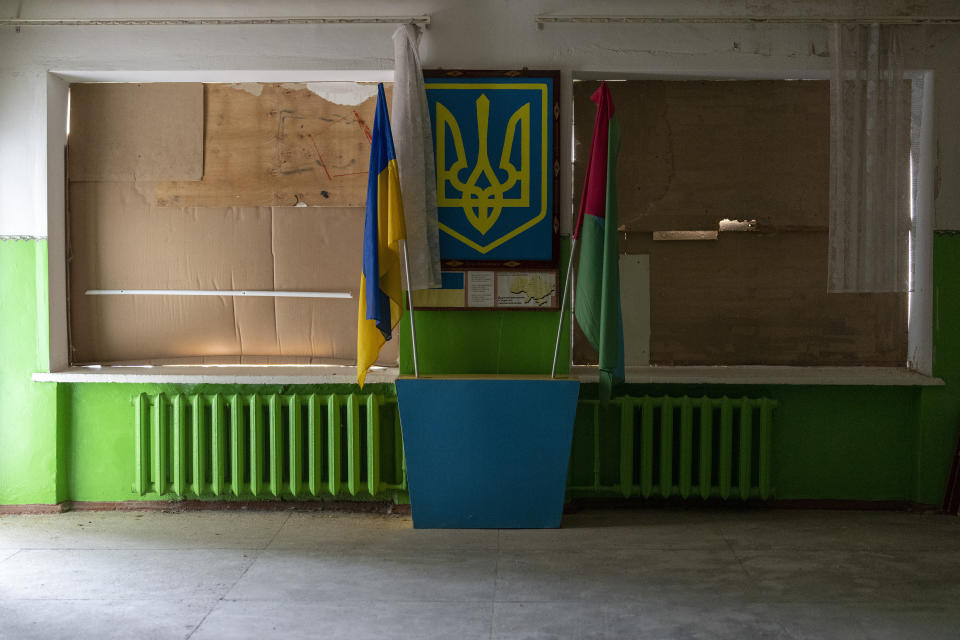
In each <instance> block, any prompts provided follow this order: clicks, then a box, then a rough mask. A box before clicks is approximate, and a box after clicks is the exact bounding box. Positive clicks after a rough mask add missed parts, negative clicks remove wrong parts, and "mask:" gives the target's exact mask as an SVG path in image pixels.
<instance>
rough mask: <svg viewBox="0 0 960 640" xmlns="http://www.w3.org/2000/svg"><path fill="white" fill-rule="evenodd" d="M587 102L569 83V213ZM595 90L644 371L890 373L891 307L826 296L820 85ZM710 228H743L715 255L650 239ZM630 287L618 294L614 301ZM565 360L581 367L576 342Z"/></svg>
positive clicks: (879, 298) (901, 343) (868, 298)
mask: <svg viewBox="0 0 960 640" xmlns="http://www.w3.org/2000/svg"><path fill="white" fill-rule="evenodd" d="M596 87H597V83H596V82H577V83H574V119H575V133H574V136H575V150H574V153H575V164H574V173H575V184H576V188H577V194H576V199H577V201H579V197H580V195H579V190H580V189H581V188H582V184H583V173H584V171H585V164H586V162H585V160H586V152H587V150H588V149H589V144H590V136H591V131H592V124H591V123H592V122H593V113H594V105H593V104H592V103H591V102H590V101H589V96H590V95H591V94H592V92H593V91H594V90H596ZM610 90H611V92H612V94H613V98H614V103H615V105H616V110H617V116H618V118H619V119H620V124H621V128H622V131H623V140H624V144H623V146H622V148H621V152H620V159H619V163H618V167H617V170H618V176H617V180H618V184H619V187H620V192H619V194H618V197H619V205H620V220H619V222H620V224H621V225H622V231H623V234H622V235H621V246H620V250H621V253H623V254H631V255H634V254H639V255H648V256H649V298H648V299H647V301H646V303H647V306H646V310H647V312H648V313H649V317H650V342H649V362H650V364H660V365H757V364H766V365H797V366H813V365H836V366H852V365H863V366H900V367H902V366H905V364H906V360H907V356H906V352H907V299H906V295H905V294H828V293H827V224H828V193H829V173H828V172H829V160H830V158H829V135H830V130H829V87H828V83H827V82H825V81H823V82H821V81H716V82H707V81H704V82H700V81H627V82H616V83H611V84H610ZM725 219H727V220H743V221H750V222H751V224H744V225H731V226H734V227H738V228H739V229H742V230H738V231H723V230H720V231H719V233H718V234H717V239H716V240H712V239H710V240H689V241H654V239H653V234H654V232H662V231H679V230H690V231H698V230H704V231H717V230H719V229H720V221H721V220H725ZM642 288H643V287H642V286H640V285H638V284H635V283H631V282H630V280H629V278H627V279H625V280H624V282H622V283H621V289H622V292H623V295H624V296H635V295H637V293H638V292H639V291H640V289H642ZM633 306H635V305H633ZM638 348H640V347H638ZM573 359H574V363H575V364H595V363H596V353H595V352H594V351H593V349H592V347H591V346H590V345H589V343H588V342H587V341H586V338H585V337H584V336H583V334H582V333H581V332H580V330H579V328H576V329H575V331H574V350H573ZM630 359H631V358H630V354H628V355H627V360H628V362H629V361H630Z"/></svg>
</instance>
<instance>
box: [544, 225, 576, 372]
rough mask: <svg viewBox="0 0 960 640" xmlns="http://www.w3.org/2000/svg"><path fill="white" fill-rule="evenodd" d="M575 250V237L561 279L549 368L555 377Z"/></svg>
mask: <svg viewBox="0 0 960 640" xmlns="http://www.w3.org/2000/svg"><path fill="white" fill-rule="evenodd" d="M576 250H577V238H576V237H574V239H573V242H572V243H571V244H570V260H569V261H568V262H567V277H566V279H565V280H564V281H563V298H561V302H560V322H559V324H558V325H557V343H556V344H555V345H554V347H553V366H552V367H551V368H550V377H551V378H556V377H557V355H558V354H559V353H560V334H561V333H563V310H564V309H565V308H566V306H567V291H568V290H569V289H570V275H571V273H572V272H573V254H574V252H575V251H576Z"/></svg>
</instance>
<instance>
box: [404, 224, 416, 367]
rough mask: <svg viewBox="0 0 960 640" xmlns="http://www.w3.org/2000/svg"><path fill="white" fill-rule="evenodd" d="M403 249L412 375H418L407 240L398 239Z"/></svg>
mask: <svg viewBox="0 0 960 640" xmlns="http://www.w3.org/2000/svg"><path fill="white" fill-rule="evenodd" d="M400 248H401V249H402V251H403V271H404V273H405V274H406V277H407V308H408V309H409V310H410V342H411V346H412V347H413V375H414V377H417V378H419V377H420V365H419V363H418V362H417V327H416V325H415V324H414V322H413V292H412V291H410V260H409V259H408V257H407V241H406V240H401V241H400Z"/></svg>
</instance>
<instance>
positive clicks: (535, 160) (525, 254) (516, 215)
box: [425, 76, 554, 261]
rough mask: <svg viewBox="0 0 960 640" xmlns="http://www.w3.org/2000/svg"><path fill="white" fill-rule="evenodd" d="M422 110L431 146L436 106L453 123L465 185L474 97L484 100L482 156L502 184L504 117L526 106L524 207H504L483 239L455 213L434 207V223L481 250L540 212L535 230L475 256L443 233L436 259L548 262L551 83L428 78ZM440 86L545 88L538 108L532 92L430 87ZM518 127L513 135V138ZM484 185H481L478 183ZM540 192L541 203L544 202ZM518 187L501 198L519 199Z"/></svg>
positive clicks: (471, 156) (451, 150) (452, 192)
mask: <svg viewBox="0 0 960 640" xmlns="http://www.w3.org/2000/svg"><path fill="white" fill-rule="evenodd" d="M425 83H426V85H427V87H426V93H427V105H428V108H429V110H430V120H431V126H432V131H433V134H434V137H435V140H434V144H438V143H439V139H438V138H436V136H437V128H436V121H437V108H436V105H437V102H440V103H441V104H443V105H444V106H445V107H446V108H447V109H448V110H449V111H450V112H451V114H452V115H453V117H454V118H455V119H456V121H457V124H458V125H459V127H460V133H461V135H462V137H463V145H464V149H465V152H466V156H467V167H466V168H464V169H463V170H462V171H461V172H460V177H461V178H462V179H464V180H466V178H467V176H469V175H470V173H471V172H472V171H473V168H474V166H475V165H476V162H477V152H478V147H479V140H478V137H477V129H478V128H477V106H476V101H477V99H478V98H479V97H480V95H481V94H482V95H486V97H487V98H488V99H489V100H490V117H489V126H488V132H489V133H488V136H487V150H488V156H489V159H490V164H491V166H492V167H493V169H494V172H495V173H496V175H497V177H498V179H500V180H501V181H505V180H506V172H505V171H503V170H501V169H500V168H499V163H500V154H501V153H502V150H503V145H504V135H505V133H506V127H507V122H508V121H509V120H510V117H511V116H512V115H513V114H514V113H515V112H516V111H517V109H519V108H520V107H522V106H523V105H524V104H526V103H530V139H531V140H530V150H531V154H530V165H531V167H530V178H531V184H530V206H529V207H526V208H522V207H504V208H503V211H502V212H501V214H500V217H499V218H498V219H497V221H496V223H495V224H494V225H493V227H491V228H490V230H489V231H487V233H486V234H481V233H480V232H479V230H477V229H475V228H474V227H473V226H472V225H471V224H470V222H469V221H468V220H467V218H466V217H465V215H464V212H463V209H462V208H461V207H440V208H439V210H438V217H439V221H440V222H441V223H442V224H446V225H447V226H449V227H451V228H452V229H454V230H456V231H457V232H459V233H461V234H463V235H464V236H466V237H467V238H470V239H471V240H473V241H475V242H477V243H478V244H481V245H486V244H489V243H490V242H492V241H493V240H496V239H497V238H500V237H502V236H503V235H505V234H507V233H509V232H510V231H511V230H513V229H516V228H517V227H518V226H520V225H522V224H524V223H525V222H527V221H529V220H530V219H531V218H535V217H536V216H537V215H538V214H539V213H540V211H541V210H545V211H546V215H545V216H544V217H543V219H542V220H540V221H539V222H538V223H537V224H535V225H534V226H532V227H530V228H529V229H526V230H524V231H523V232H521V233H520V234H518V235H516V236H514V237H513V238H511V239H509V240H507V241H506V242H504V243H503V244H501V245H500V246H497V247H495V248H493V249H491V250H489V251H488V252H487V253H481V252H479V251H477V250H476V249H474V248H472V247H470V246H468V245H466V244H464V243H463V242H461V241H460V240H458V239H457V238H454V237H452V236H451V235H449V234H448V233H446V232H445V231H443V230H441V231H440V255H441V258H442V259H444V260H451V259H455V260H540V261H548V260H551V259H552V258H553V171H552V166H553V139H554V137H553V136H554V134H553V126H554V120H553V114H552V113H551V111H550V110H551V109H552V105H553V92H554V86H553V79H552V78H539V77H516V78H509V77H483V78H475V77H465V76H461V77H456V78H452V77H443V78H437V77H428V78H425ZM442 84H448V85H449V84H490V85H503V84H516V85H524V84H527V85H529V84H537V85H541V86H544V87H546V89H547V99H546V104H544V103H543V93H542V92H541V91H540V90H537V89H523V88H517V89H502V88H493V87H491V88H489V89H465V88H452V87H451V88H449V89H448V88H437V87H431V86H430V85H442ZM544 110H546V116H547V117H546V130H544V129H543V125H542V123H543V121H544V118H543V116H544ZM519 132H520V129H519V127H518V129H517V134H518V136H519ZM544 137H546V140H547V145H546V154H547V157H546V158H545V159H544V158H543V152H542V149H543V140H544ZM445 142H446V147H445V149H446V157H447V166H448V167H449V166H450V164H452V163H453V162H454V161H455V159H456V157H457V151H456V148H455V146H454V142H453V137H452V136H451V135H450V132H449V131H448V132H447V135H446V139H445ZM511 161H512V163H513V165H514V166H516V167H520V144H519V138H518V139H517V140H515V141H514V144H513V148H512V149H511ZM544 179H546V189H545V190H544V189H543V186H542V185H543V180H544ZM481 184H485V183H481ZM439 187H445V188H446V190H447V194H448V195H449V196H451V197H457V196H459V194H458V193H457V192H456V189H455V188H452V187H451V186H450V185H438V188H439ZM544 191H545V196H546V198H545V201H544V199H543V198H544ZM519 194H520V186H519V184H517V185H514V187H513V188H512V189H510V191H508V192H507V193H506V194H505V197H519ZM438 196H440V193H439V192H438Z"/></svg>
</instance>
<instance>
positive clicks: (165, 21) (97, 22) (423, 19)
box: [0, 15, 430, 27]
mask: <svg viewBox="0 0 960 640" xmlns="http://www.w3.org/2000/svg"><path fill="white" fill-rule="evenodd" d="M246 24H420V25H424V26H427V25H429V24H430V16H426V15H424V16H310V17H297V16H290V17H276V18H266V17H264V18H116V19H114V18H90V19H84V20H80V19H76V20H75V19H71V18H64V19H59V18H58V19H42V20H26V19H20V18H0V26H4V27H64V26H71V27H98V26H120V25H123V26H139V27H154V26H169V25H180V26H184V25H246Z"/></svg>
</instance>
